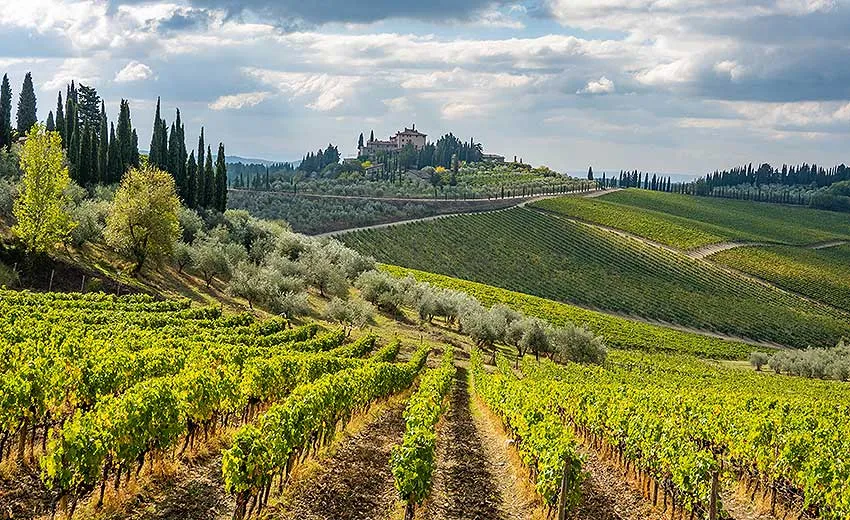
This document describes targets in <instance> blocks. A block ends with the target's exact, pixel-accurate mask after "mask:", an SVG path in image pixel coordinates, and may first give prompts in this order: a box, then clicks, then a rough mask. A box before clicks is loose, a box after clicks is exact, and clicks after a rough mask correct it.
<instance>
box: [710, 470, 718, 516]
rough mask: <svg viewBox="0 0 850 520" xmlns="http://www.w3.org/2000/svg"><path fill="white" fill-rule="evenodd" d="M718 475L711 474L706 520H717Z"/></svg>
mask: <svg viewBox="0 0 850 520" xmlns="http://www.w3.org/2000/svg"><path fill="white" fill-rule="evenodd" d="M718 481H719V477H718V473H717V472H716V471H715V472H713V473H712V474H711V498H710V502H709V504H708V519H709V520H717V492H718V487H719V486H718V483H719V482H718Z"/></svg>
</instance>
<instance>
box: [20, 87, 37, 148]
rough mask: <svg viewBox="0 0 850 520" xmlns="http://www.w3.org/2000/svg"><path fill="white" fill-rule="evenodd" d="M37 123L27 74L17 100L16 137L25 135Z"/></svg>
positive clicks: (33, 93) (33, 94)
mask: <svg viewBox="0 0 850 520" xmlns="http://www.w3.org/2000/svg"><path fill="white" fill-rule="evenodd" d="M36 123H38V116H37V115H36V100H35V90H34V89H33V86H32V74H30V73H29V72H27V75H26V76H24V84H23V86H21V96H20V98H19V99H18V135H19V136H23V135H26V134H27V132H29V131H30V128H32V126H33V125H34V124H36Z"/></svg>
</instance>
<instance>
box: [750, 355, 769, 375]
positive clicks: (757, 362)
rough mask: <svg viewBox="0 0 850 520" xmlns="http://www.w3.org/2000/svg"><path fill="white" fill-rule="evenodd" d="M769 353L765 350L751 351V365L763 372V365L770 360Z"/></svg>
mask: <svg viewBox="0 0 850 520" xmlns="http://www.w3.org/2000/svg"><path fill="white" fill-rule="evenodd" d="M768 359H769V358H768V355H767V354H765V353H764V352H751V353H750V365H752V367H753V368H755V369H756V371H757V372H761V369H762V367H764V366H765V365H766V364H767V362H768Z"/></svg>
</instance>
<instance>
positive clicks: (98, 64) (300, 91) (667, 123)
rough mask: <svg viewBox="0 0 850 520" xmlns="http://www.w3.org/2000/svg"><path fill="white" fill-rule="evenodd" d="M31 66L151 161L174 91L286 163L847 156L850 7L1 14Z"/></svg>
mask: <svg viewBox="0 0 850 520" xmlns="http://www.w3.org/2000/svg"><path fill="white" fill-rule="evenodd" d="M27 71H32V74H33V80H34V82H35V86H36V94H37V96H38V110H39V117H40V118H42V119H45V118H46V117H47V113H48V111H49V110H51V109H54V108H55V106H56V97H57V94H58V92H59V90H62V91H63V92H64V88H65V84H66V83H67V82H69V81H71V80H76V81H77V82H82V83H84V84H87V85H92V86H94V87H96V88H97V89H98V91H99V92H100V93H101V95H102V96H103V97H104V98H105V99H106V101H107V112H108V113H109V116H110V118H111V119H114V118H115V116H116V115H117V112H118V105H119V101H120V99H121V98H127V99H129V100H130V105H131V110H132V116H133V124H134V127H135V128H137V130H138V132H139V139H140V143H141V147H142V148H147V143H148V142H149V141H150V133H151V128H152V122H153V111H154V108H155V103H156V98H157V96H161V97H162V106H163V114H164V116H165V117H166V119H168V121H169V123H170V122H171V121H172V120H173V119H174V110H175V108H177V107H179V108H180V110H181V115H182V117H183V120H184V122H185V123H186V134H187V139H190V140H191V141H192V142H194V139H196V136H197V134H198V132H199V129H200V127H201V125H204V126H205V128H206V130H205V133H206V136H207V141H208V142H214V143H217V142H218V141H223V142H224V143H225V145H226V147H227V153H228V155H240V156H244V157H259V158H266V159H273V160H292V159H298V158H300V157H301V156H302V155H303V154H304V153H305V152H307V151H308V150H316V149H317V148H319V147H324V146H327V144H328V143H334V144H335V145H338V146H339V148H340V151H341V152H342V154H343V155H344V156H349V155H353V154H354V153H355V152H356V143H357V137H358V135H359V134H360V132H363V133H364V134H366V135H367V136H368V134H369V132H370V131H372V130H374V132H375V135H376V136H377V137H383V138H386V137H387V136H389V135H390V134H394V133H395V131H397V130H400V129H401V128H403V127H404V126H408V127H409V126H411V125H413V124H416V128H417V129H418V130H420V131H422V132H425V133H427V134H428V135H429V139H433V140H436V139H437V138H438V137H439V136H440V135H442V134H445V133H448V132H452V133H454V134H455V135H456V136H458V137H460V138H462V139H464V140H466V139H469V138H474V139H475V140H476V141H478V142H482V143H483V144H484V147H485V151H487V152H489V153H499V154H502V155H505V156H507V157H509V158H513V156H515V155H516V156H518V157H522V158H523V159H524V160H525V161H526V162H530V163H533V164H546V165H548V166H550V167H552V168H554V169H558V170H561V171H565V170H571V171H573V170H579V171H580V170H586V168H587V167H588V166H593V168H594V170H595V171H597V172H598V171H604V170H619V169H641V170H649V171H658V172H668V173H691V174H703V173H706V172H709V171H713V170H715V169H718V168H725V167H730V166H734V165H738V164H742V163H747V162H754V163H760V162H770V163H773V164H781V163H783V162H785V163H799V162H809V163H811V162H816V163H817V164H822V165H832V164H838V163H841V162H848V161H850V158H848V155H850V153H848V151H850V146H848V145H850V5H848V2H846V1H844V0H739V1H732V0H527V1H521V2H517V1H504V0H497V1H489V0H431V1H427V0H414V1H408V0H374V1H367V0H359V1H354V0H313V1H311V0H307V1H304V0H297V1H296V0H277V1H273V0H175V1H168V2H166V1H139V0H6V1H5V2H3V6H2V8H0V73H8V74H9V77H10V80H11V82H12V88H13V92H14V95H15V100H16V99H17V95H18V92H19V91H20V84H21V81H22V80H23V76H24V74H25V73H26V72H27ZM190 136H191V137H190ZM190 147H191V144H190Z"/></svg>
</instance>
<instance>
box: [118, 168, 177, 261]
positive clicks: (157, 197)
mask: <svg viewBox="0 0 850 520" xmlns="http://www.w3.org/2000/svg"><path fill="white" fill-rule="evenodd" d="M179 208H180V199H178V198H177V192H176V191H175V186H174V177H172V176H171V174H169V173H167V172H164V171H162V170H160V169H159V168H156V167H153V166H150V165H147V166H144V167H142V168H132V169H130V170H129V171H127V173H125V174H124V177H123V178H122V179H121V184H120V185H119V186H118V189H117V190H116V192H115V199H114V200H113V201H112V209H111V211H110V213H109V216H108V217H107V218H106V242H107V244H109V245H110V246H111V247H113V248H114V249H116V250H117V251H119V252H120V253H122V254H124V255H126V256H128V257H130V258H131V259H132V260H134V261H135V266H134V268H133V273H138V272H139V271H140V270H141V269H142V266H143V265H144V263H145V261H146V260H148V259H154V260H159V259H161V258H163V257H165V256H169V255H171V252H172V251H173V249H174V243H175V242H176V241H177V238H178V237H179V236H180V223H179V222H178V219H177V211H178V210H179Z"/></svg>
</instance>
